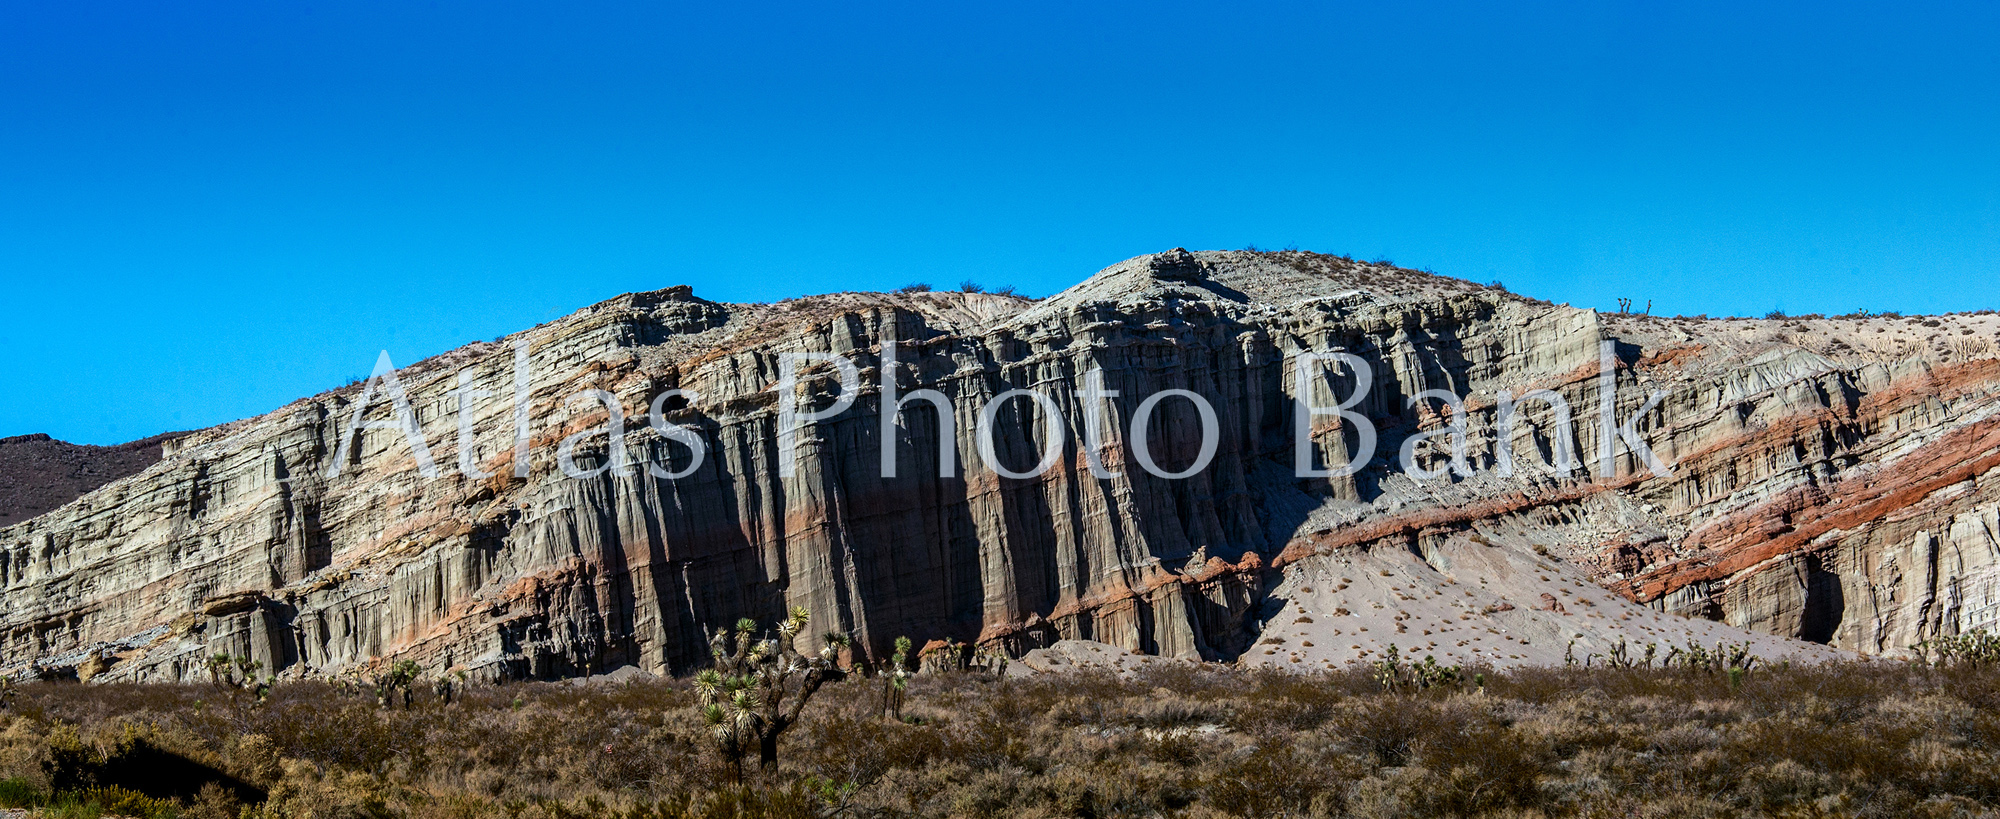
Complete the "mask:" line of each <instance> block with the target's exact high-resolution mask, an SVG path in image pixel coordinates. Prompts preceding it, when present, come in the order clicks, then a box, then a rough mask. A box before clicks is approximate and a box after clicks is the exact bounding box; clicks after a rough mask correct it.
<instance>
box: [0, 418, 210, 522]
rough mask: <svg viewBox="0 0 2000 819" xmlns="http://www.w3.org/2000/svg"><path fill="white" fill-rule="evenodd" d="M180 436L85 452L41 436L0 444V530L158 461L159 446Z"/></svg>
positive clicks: (87, 447) (20, 437) (19, 437)
mask: <svg viewBox="0 0 2000 819" xmlns="http://www.w3.org/2000/svg"><path fill="white" fill-rule="evenodd" d="M186 434H187V433H184V432H169V433H165V434H162V435H155V436H153V437H151V438H146V439H143V440H138V441H132V442H130V443H124V444H117V445H115V446H90V445H87V444H72V443H69V442H68V441H58V440H56V439H54V438H51V437H49V436H47V435H44V434H35V435H17V436H14V437H12V438H0V526H10V525H13V524H16V523H20V522H21V521H24V520H27V519H29V518H32V517H35V516H36V515H40V514H42V513H43V512H47V511H49V510H51V509H54V508H56V507H58V506H61V505H63V504H65V503H69V502H70V501H73V500H76V499H77V498H78V497H79V496H81V495H83V493H85V492H89V491H90V490H92V489H96V488H97V487H100V486H103V485H105V484H107V483H110V482H112V481H115V480H118V479H119V478H123V477H125V476H127V475H132V474H135V473H137V472H139V470H142V469H145V468H146V467H149V466H152V465H153V464H154V463H157V462H158V461H159V460H160V446H161V445H162V444H164V443H166V442H167V441H171V440H173V439H175V438H178V437H180V436H182V435H186Z"/></svg>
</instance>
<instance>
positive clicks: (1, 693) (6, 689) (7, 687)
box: [0, 677, 14, 711]
mask: <svg viewBox="0 0 2000 819" xmlns="http://www.w3.org/2000/svg"><path fill="white" fill-rule="evenodd" d="M13 706H14V678H13V677H0V711H5V710H7V709H9V708H12V707H13Z"/></svg>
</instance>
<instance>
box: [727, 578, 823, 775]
mask: <svg viewBox="0 0 2000 819" xmlns="http://www.w3.org/2000/svg"><path fill="white" fill-rule="evenodd" d="M811 620H812V615H811V614H810V613H808V612H807V611H806V610H805V609H803V608H794V609H792V612H791V616H789V617H787V618H785V620H784V622H782V623H779V624H778V629H777V631H778V635H777V636H776V637H775V638H768V639H763V640H758V639H755V637H754V636H753V635H754V634H755V633H756V631H757V621H755V620H751V619H748V618H745V619H742V620H738V621H736V629H735V632H734V634H733V637H734V643H733V645H732V642H731V637H732V634H731V632H729V631H725V630H722V629H716V631H715V636H713V637H711V638H709V641H708V647H709V653H710V654H711V655H713V656H714V658H715V667H714V668H710V669H708V670H706V671H703V672H701V674H700V675H698V676H696V677H695V690H696V691H697V692H699V693H700V694H701V714H702V718H703V719H705V720H707V722H708V724H709V727H710V728H711V729H712V730H713V731H714V732H715V740H716V745H717V746H718V747H720V749H721V750H722V753H723V755H724V756H726V757H728V758H729V761H730V764H731V765H733V766H734V767H735V769H736V775H737V778H739V779H741V778H742V775H743V773H742V771H743V762H742V759H743V755H744V753H745V752H746V751H747V750H748V749H749V746H750V744H751V743H753V742H754V743H755V744H756V745H757V755H758V761H759V762H760V763H761V764H762V766H763V767H764V768H765V769H767V770H769V769H772V768H776V767H777V765H778V738H779V737H780V736H783V735H784V733H785V731H786V730H789V729H790V728H791V727H792V726H793V725H796V724H798V721H799V714H800V712H802V711H804V710H805V707H806V702H807V701H808V700H810V699H812V695H813V694H814V693H817V692H818V691H819V688H820V686H822V685H825V684H826V683H827V682H830V681H832V680H837V679H840V678H842V677H844V676H846V672H844V671H843V670H842V669H841V668H840V666H839V658H840V649H841V647H842V646H845V645H847V644H848V639H847V635H845V634H840V633H837V632H830V633H828V634H827V635H826V637H825V640H826V647H825V648H822V649H820V651H819V655H818V656H816V657H807V656H805V655H802V654H800V653H799V652H798V650H797V649H796V648H795V647H794V645H793V644H794V642H795V641H796V640H797V638H798V636H799V632H801V631H804V630H805V627H806V624H807V623H808V622H809V621H811Z"/></svg>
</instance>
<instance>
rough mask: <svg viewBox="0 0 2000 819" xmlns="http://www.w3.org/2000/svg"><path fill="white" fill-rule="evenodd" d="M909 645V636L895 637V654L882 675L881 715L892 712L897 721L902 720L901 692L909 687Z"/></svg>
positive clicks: (888, 714)
mask: <svg viewBox="0 0 2000 819" xmlns="http://www.w3.org/2000/svg"><path fill="white" fill-rule="evenodd" d="M910 645H911V644H910V638H908V637H897V638H896V654H895V656H892V657H890V658H889V669H888V672H887V673H885V674H883V675H882V716H884V717H887V716H890V715H892V714H893V715H895V718H896V721H897V722H902V721H903V693H904V692H905V691H908V690H909V688H910V668H909V660H910Z"/></svg>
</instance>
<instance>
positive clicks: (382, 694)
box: [375, 660, 423, 708]
mask: <svg viewBox="0 0 2000 819" xmlns="http://www.w3.org/2000/svg"><path fill="white" fill-rule="evenodd" d="M422 673H423V667H421V666H419V665H417V662H416V661H415V660H397V661H396V662H395V664H393V665H391V666H389V670H388V671H384V672H382V673H380V674H377V675H375V701H376V703H378V704H380V705H381V706H382V707H383V708H388V707H389V706H391V705H394V704H395V703H396V700H397V699H398V698H399V697H400V698H401V700H402V701H403V707H404V708H409V707H410V698H411V694H412V693H413V692H414V690H415V688H416V682H417V677H418V675H420V674H422Z"/></svg>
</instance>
